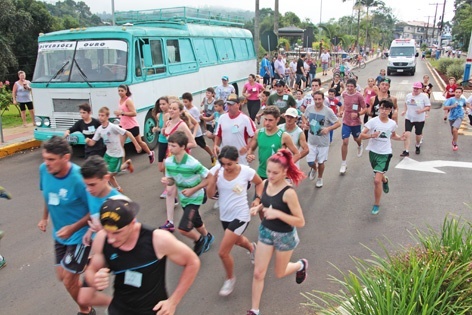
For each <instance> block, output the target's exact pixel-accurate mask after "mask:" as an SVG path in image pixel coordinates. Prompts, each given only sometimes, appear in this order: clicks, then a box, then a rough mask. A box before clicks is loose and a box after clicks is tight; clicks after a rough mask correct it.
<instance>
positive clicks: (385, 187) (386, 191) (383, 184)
mask: <svg viewBox="0 0 472 315" xmlns="http://www.w3.org/2000/svg"><path fill="white" fill-rule="evenodd" d="M385 179H386V180H387V181H386V182H385V183H384V182H382V188H383V191H384V193H386V194H388V192H389V191H390V188H389V187H388V177H387V176H385Z"/></svg>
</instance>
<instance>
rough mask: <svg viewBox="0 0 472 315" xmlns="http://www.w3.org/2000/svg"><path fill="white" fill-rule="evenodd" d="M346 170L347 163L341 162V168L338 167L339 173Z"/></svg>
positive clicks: (343, 172)
mask: <svg viewBox="0 0 472 315" xmlns="http://www.w3.org/2000/svg"><path fill="white" fill-rule="evenodd" d="M346 170H347V164H341V168H340V169H339V173H341V175H344V174H346Z"/></svg>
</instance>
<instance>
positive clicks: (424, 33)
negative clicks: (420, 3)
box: [394, 21, 439, 45]
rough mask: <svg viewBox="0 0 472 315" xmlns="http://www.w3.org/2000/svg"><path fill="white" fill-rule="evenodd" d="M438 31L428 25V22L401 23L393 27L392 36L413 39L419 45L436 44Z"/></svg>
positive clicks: (431, 25)
mask: <svg viewBox="0 0 472 315" xmlns="http://www.w3.org/2000/svg"><path fill="white" fill-rule="evenodd" d="M438 30H439V29H438V28H437V27H435V26H434V25H433V24H432V23H430V24H428V22H422V21H408V22H404V21H402V22H400V23H397V24H396V25H395V33H394V35H395V38H410V39H414V40H415V41H416V42H417V43H419V44H420V45H421V44H423V43H428V44H437V38H438ZM433 35H434V36H433ZM433 37H434V38H433Z"/></svg>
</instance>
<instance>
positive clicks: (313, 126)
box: [303, 106, 338, 147]
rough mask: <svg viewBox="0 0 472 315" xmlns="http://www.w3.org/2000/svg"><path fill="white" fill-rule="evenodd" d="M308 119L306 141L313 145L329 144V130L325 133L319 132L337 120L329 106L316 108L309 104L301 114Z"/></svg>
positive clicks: (322, 145) (324, 145)
mask: <svg viewBox="0 0 472 315" xmlns="http://www.w3.org/2000/svg"><path fill="white" fill-rule="evenodd" d="M303 115H304V116H305V117H306V119H307V120H308V124H309V126H310V128H309V131H308V143H309V144H310V145H313V146H319V147H327V146H329V132H328V133H327V134H325V135H322V134H320V132H321V130H322V129H323V128H325V127H328V126H331V125H332V124H334V123H335V122H337V121H338V117H336V115H335V114H334V112H333V110H332V109H331V108H329V107H326V106H323V108H321V109H320V110H318V109H317V108H316V107H315V106H310V107H308V108H307V109H306V110H305V113H304V114H303Z"/></svg>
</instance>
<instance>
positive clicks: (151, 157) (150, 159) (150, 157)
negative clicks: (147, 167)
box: [148, 151, 156, 164]
mask: <svg viewBox="0 0 472 315" xmlns="http://www.w3.org/2000/svg"><path fill="white" fill-rule="evenodd" d="M148 157H149V164H152V163H154V161H155V160H156V156H155V154H154V151H151V154H149V155H148Z"/></svg>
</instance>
